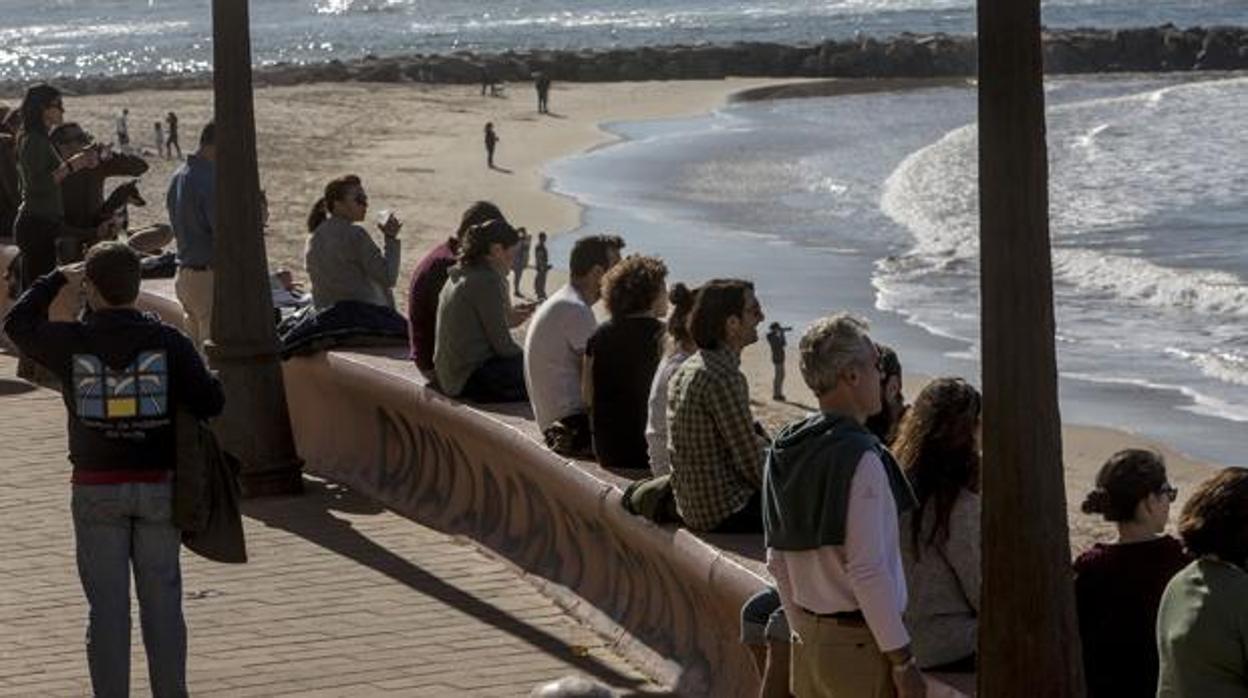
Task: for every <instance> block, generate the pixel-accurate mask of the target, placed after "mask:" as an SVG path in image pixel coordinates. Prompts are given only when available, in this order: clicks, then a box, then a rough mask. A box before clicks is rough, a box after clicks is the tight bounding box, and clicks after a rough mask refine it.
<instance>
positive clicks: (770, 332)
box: [767, 322, 793, 400]
mask: <svg viewBox="0 0 1248 698" xmlns="http://www.w3.org/2000/svg"><path fill="white" fill-rule="evenodd" d="M792 331H793V328H792V327H784V326H783V325H781V324H780V323H778V322H773V323H771V326H770V327H768V328H767V346H768V347H770V348H771V366H772V371H773V375H772V379H771V399H772V400H783V399H784V348H785V347H786V346H787V345H788V342H787V341H786V340H785V338H784V333H785V332H792Z"/></svg>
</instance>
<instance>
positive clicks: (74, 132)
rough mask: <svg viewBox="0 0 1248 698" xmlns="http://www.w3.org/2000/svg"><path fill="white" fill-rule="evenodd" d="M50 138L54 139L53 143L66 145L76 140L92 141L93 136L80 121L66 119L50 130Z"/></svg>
mask: <svg viewBox="0 0 1248 698" xmlns="http://www.w3.org/2000/svg"><path fill="white" fill-rule="evenodd" d="M48 140H50V141H52V145H65V144H67V143H73V142H74V141H85V142H90V140H91V137H90V136H88V135H87V132H86V130H85V129H83V128H82V126H79V125H78V122H76V121H66V122H65V123H63V124H61V125H60V126H57V127H56V128H53V129H52V130H51V131H49V132H48Z"/></svg>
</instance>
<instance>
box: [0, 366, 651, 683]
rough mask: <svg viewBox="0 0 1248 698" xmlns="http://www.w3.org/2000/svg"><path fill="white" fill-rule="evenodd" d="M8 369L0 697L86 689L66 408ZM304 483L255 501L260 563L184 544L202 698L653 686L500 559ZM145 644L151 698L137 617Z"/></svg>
mask: <svg viewBox="0 0 1248 698" xmlns="http://www.w3.org/2000/svg"><path fill="white" fill-rule="evenodd" d="M15 367H16V360H15V359H13V358H12V357H11V356H8V355H6V354H0V472H2V473H3V479H2V480H0V696H10V695H12V696H48V695H65V696H80V695H87V694H89V692H90V691H89V689H90V685H89V681H88V679H87V669H86V656H85V653H84V623H85V617H86V605H85V602H84V600H83V597H82V592H81V588H80V587H79V584H78V577H77V573H76V571H75V568H74V548H73V531H72V528H71V524H70V519H69V485H68V478H69V467H68V464H67V462H66V459H65V433H64V432H65V428H64V424H65V417H64V411H63V408H62V405H61V402H60V396H59V395H57V394H55V393H52V392H50V391H47V390H34V391H31V390H28V386H26V384H24V383H22V382H20V381H17V380H15V379H13V375H14V370H15ZM308 485H309V487H308V493H307V494H306V495H305V496H302V497H296V498H276V499H266V500H259V501H253V502H248V503H247V505H246V513H247V519H246V525H247V534H248V544H249V548H250V550H249V552H250V555H251V560H252V561H251V562H250V563H248V564H246V565H242V566H231V565H217V564H212V563H208V562H206V561H204V560H202V559H200V558H198V557H196V556H194V555H192V554H190V553H186V554H184V555H183V558H182V560H183V577H184V587H185V594H186V599H185V609H186V615H187V624H188V626H189V630H190V661H189V679H190V688H191V691H192V693H193V694H194V695H221V696H277V695H298V696H330V695H342V696H353V697H358V696H372V695H380V694H390V695H403V696H426V695H428V696H439V697H440V698H443V697H445V696H465V695H466V696H523V695H527V693H528V691H529V690H530V689H531V688H532V687H533V686H534V685H535V684H537V683H539V682H541V681H544V680H550V679H553V678H557V677H559V676H564V675H567V674H571V673H580V674H583V675H586V676H590V677H594V678H597V679H599V680H601V681H604V682H605V683H607V684H610V685H612V686H614V687H616V689H617V690H619V691H620V693H621V694H622V695H629V694H643V695H644V694H653V693H658V692H659V691H660V689H659V688H658V687H656V686H655V685H654V684H653V683H651V682H650V681H649V680H648V679H647V678H646V677H645V676H644V675H642V674H641V673H640V672H638V671H637V670H636V669H635V668H633V667H631V666H630V665H629V664H627V663H626V662H625V661H624V660H622V659H621V658H620V657H619V656H617V655H616V654H614V653H613V652H612V651H611V649H610V648H609V647H606V646H604V643H603V641H602V640H601V639H600V638H599V637H598V636H597V635H595V634H594V633H592V632H591V631H589V630H588V629H587V628H585V627H584V626H582V625H580V624H579V623H577V622H576V621H575V620H574V619H572V618H570V617H569V616H567V615H566V614H565V613H563V612H562V611H561V610H560V609H559V608H558V607H557V606H555V605H554V604H553V603H552V602H551V601H550V600H549V599H547V598H546V597H545V596H543V595H541V594H539V593H538V592H537V591H536V590H535V589H534V588H533V586H532V585H530V584H529V583H528V582H526V581H525V580H524V579H523V576H522V575H521V574H520V573H519V572H517V571H516V570H515V569H514V568H512V567H510V566H508V565H507V564H506V563H505V562H503V561H500V560H499V559H496V558H494V557H492V556H491V555H489V554H486V553H484V552H482V551H480V550H478V549H477V548H475V547H474V546H473V545H471V544H470V543H467V542H465V541H462V540H458V539H455V538H452V537H449V536H446V535H444V534H441V533H438V532H436V531H432V530H430V529H427V528H425V527H423V526H420V525H418V524H416V523H414V522H412V521H409V520H407V519H405V518H402V517H400V516H397V515H395V514H393V513H391V512H389V511H386V510H385V509H382V508H380V507H379V506H377V505H376V504H374V503H372V502H371V501H369V500H366V499H364V498H363V497H361V496H359V495H356V494H354V493H351V492H348V491H345V490H343V489H342V488H339V487H336V486H334V485H332V484H330V483H324V482H321V481H318V480H311V479H310V480H309V481H308ZM132 606H133V604H132ZM135 608H136V609H137V607H135ZM136 614H137V610H136ZM134 642H135V647H134V652H133V657H134V659H133V663H132V666H131V671H132V674H133V677H134V678H133V692H134V694H135V695H145V694H146V693H147V681H146V671H147V670H146V663H145V661H144V658H143V653H142V645H141V642H140V640H139V632H138V627H137V619H136V622H135V630H134Z"/></svg>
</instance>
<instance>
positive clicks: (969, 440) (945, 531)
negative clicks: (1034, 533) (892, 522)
mask: <svg viewBox="0 0 1248 698" xmlns="http://www.w3.org/2000/svg"><path fill="white" fill-rule="evenodd" d="M980 406H981V400H980V396H979V391H977V390H976V389H975V388H974V387H972V386H971V385H970V384H969V383H967V382H966V381H964V380H962V379H961V378H940V379H937V380H934V381H932V382H931V383H929V384H928V385H927V387H925V388H924V389H923V391H922V392H921V393H919V397H918V398H917V399H916V400H915V402H914V406H913V407H911V408H910V411H909V412H908V413H906V416H905V417H904V418H903V419H902V421H901V428H900V431H899V432H898V433H897V437H896V439H895V440H894V441H893V448H892V451H893V453H894V455H895V456H896V457H897V461H898V462H899V463H900V464H901V467H902V469H903V470H904V471H905V473H906V476H907V478H909V480H910V483H911V485H912V486H913V488H914V494H915V497H916V498H917V499H918V507H917V508H915V509H912V510H911V511H908V512H906V513H904V514H902V516H901V537H902V546H901V560H902V566H903V567H904V568H905V571H906V587H907V588H908V589H909V590H910V603H909V605H908V606H907V607H906V612H905V615H904V616H903V619H904V620H905V623H906V627H907V628H908V629H909V630H910V635H911V638H912V641H913V643H914V656H915V659H917V660H918V663H919V667H920V668H922V669H934V670H938V671H974V669H975V646H976V638H977V636H978V624H979V618H978V616H979V597H980V571H979V568H980V565H979V562H980V542H979V541H980V537H979V511H980V503H979V460H980V457H979V429H980Z"/></svg>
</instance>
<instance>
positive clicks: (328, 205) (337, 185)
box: [308, 174, 360, 233]
mask: <svg viewBox="0 0 1248 698" xmlns="http://www.w3.org/2000/svg"><path fill="white" fill-rule="evenodd" d="M358 186H360V178H359V177H358V176H356V175H353V174H349V175H343V176H341V177H339V178H337V179H332V180H330V182H329V184H326V185H325V194H324V195H323V196H322V197H321V198H320V199H317V201H316V203H314V204H312V210H311V211H309V212H308V232H309V233H313V232H316V229H317V228H319V227H320V226H321V224H322V223H324V222H325V219H326V218H329V212H330V210H331V209H332V208H333V203H334V202H335V201H342V200H343V198H345V197H346V195H347V192H348V191H351V188H352V187H358Z"/></svg>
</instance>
